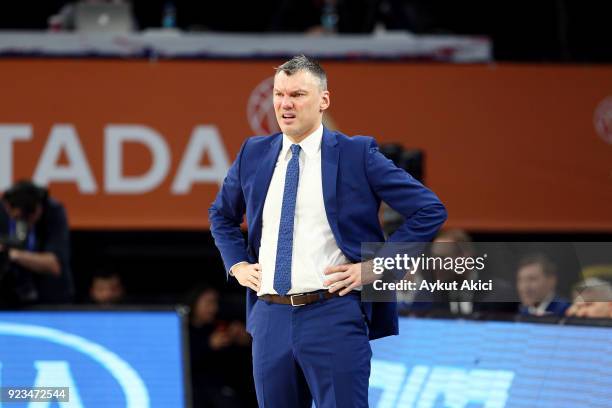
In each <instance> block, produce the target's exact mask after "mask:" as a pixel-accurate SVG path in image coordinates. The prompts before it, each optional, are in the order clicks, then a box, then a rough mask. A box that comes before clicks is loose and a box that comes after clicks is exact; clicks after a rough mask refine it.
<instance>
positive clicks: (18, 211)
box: [0, 180, 48, 306]
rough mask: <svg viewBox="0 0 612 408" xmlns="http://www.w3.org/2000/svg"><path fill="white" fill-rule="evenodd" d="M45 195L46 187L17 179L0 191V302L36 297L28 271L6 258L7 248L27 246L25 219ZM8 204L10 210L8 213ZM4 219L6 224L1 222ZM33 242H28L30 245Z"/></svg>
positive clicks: (3, 303)
mask: <svg viewBox="0 0 612 408" xmlns="http://www.w3.org/2000/svg"><path fill="white" fill-rule="evenodd" d="M47 198H48V191H47V189H45V188H43V187H39V186H36V185H35V184H34V183H32V182H30V181H25V180H24V181H19V182H17V183H15V184H14V185H13V186H12V187H11V188H9V189H8V190H6V191H5V192H4V194H2V203H0V205H1V206H2V208H0V211H3V212H6V215H7V216H8V217H4V216H3V217H2V226H1V227H2V228H1V229H0V231H2V233H1V235H0V297H1V299H0V304H2V305H5V306H10V305H13V304H23V303H30V302H33V301H35V300H36V299H37V297H38V293H37V290H36V287H35V285H34V279H33V276H32V273H31V272H30V271H28V270H26V269H24V268H21V267H18V266H17V265H15V264H13V262H11V260H10V256H9V255H10V250H11V249H30V250H31V249H33V248H28V234H29V230H30V228H33V226H32V227H31V226H30V223H29V220H31V219H32V218H33V217H35V214H36V213H37V212H40V211H41V208H42V206H43V205H44V202H45V201H46V200H47ZM8 208H11V209H12V211H13V212H14V213H12V214H11V213H9V210H8ZM5 223H6V225H4V224H5ZM33 245H34V243H32V246H33Z"/></svg>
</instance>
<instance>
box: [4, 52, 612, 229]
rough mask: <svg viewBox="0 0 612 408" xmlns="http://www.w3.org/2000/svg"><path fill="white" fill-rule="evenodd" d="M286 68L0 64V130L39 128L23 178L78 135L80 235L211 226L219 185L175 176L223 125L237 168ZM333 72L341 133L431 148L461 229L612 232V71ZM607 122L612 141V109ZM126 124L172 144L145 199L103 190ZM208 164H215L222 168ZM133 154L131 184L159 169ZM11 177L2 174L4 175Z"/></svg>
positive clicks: (70, 189) (70, 198)
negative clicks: (109, 151) (602, 131)
mask: <svg viewBox="0 0 612 408" xmlns="http://www.w3.org/2000/svg"><path fill="white" fill-rule="evenodd" d="M275 65H276V62H275V61H264V62H244V61H241V62H217V61H215V62H193V61H188V62H177V61H173V62H157V63H149V62H141V61H78V60H50V61H47V60H32V61H30V60H2V61H0V73H1V75H0V89H1V90H2V92H1V94H0V129H1V128H2V126H7V125H30V126H31V129H32V131H31V135H30V137H29V140H21V141H15V142H14V143H13V144H12V146H13V152H12V158H13V162H14V163H13V175H12V177H11V179H12V180H15V179H18V178H30V177H32V176H33V174H34V171H35V169H36V168H37V166H39V165H40V161H41V154H42V152H43V150H44V149H45V146H46V145H47V144H48V143H49V138H50V134H51V133H52V128H54V126H55V127H56V126H58V125H62V124H70V125H72V126H73V129H74V132H75V134H76V136H77V138H78V140H79V141H80V144H81V145H82V153H83V155H82V156H84V158H85V160H86V164H87V165H88V166H89V168H90V170H91V173H92V177H93V179H94V181H95V185H96V188H95V191H89V192H83V191H79V189H78V186H77V184H76V183H74V182H71V181H69V182H57V181H52V182H51V183H50V188H51V190H52V194H53V195H54V196H56V197H58V198H59V199H60V200H62V201H63V202H64V203H65V204H66V206H67V208H68V210H69V215H70V220H71V225H72V226H73V227H75V228H205V227H207V226H208V219H207V208H208V206H209V204H210V203H211V201H212V200H213V199H214V195H215V194H216V192H217V190H218V185H217V184H216V183H215V182H205V183H201V182H200V183H195V184H193V186H192V188H191V189H190V190H189V191H188V193H186V194H174V193H172V185H173V182H174V181H175V179H176V173H177V167H178V166H179V164H180V163H181V162H182V161H183V160H184V157H185V154H186V151H185V150H186V147H187V144H188V142H189V140H190V138H191V136H192V134H193V133H194V129H195V128H196V127H197V126H201V125H214V126H215V129H216V132H217V134H218V135H219V136H220V140H221V142H222V146H223V147H224V149H225V151H226V152H227V155H228V157H229V160H230V161H231V160H233V159H234V157H235V155H236V153H237V151H238V149H239V147H240V145H241V142H242V141H243V139H244V138H245V137H247V136H250V135H252V134H253V133H254V130H253V129H252V127H251V126H250V125H249V121H248V119H247V105H248V103H249V98H250V97H251V96H252V92H253V91H254V89H255V88H256V86H257V85H258V84H260V83H261V82H262V81H263V80H265V79H266V78H268V77H270V76H271V75H272V73H273V70H272V67H273V66H275ZM324 66H325V68H326V69H327V71H328V76H329V86H330V90H331V95H332V107H331V110H330V120H331V122H332V123H333V124H334V125H335V126H337V127H338V129H339V130H341V131H343V132H344V133H347V134H366V135H372V136H375V137H376V138H377V139H378V140H379V142H386V141H400V142H402V143H403V144H404V145H405V146H407V147H415V148H422V149H424V150H425V151H426V155H427V157H426V163H427V164H426V166H427V167H426V179H427V184H428V185H429V186H430V187H431V188H432V189H433V190H434V191H436V193H437V194H438V195H439V196H440V198H441V199H442V200H443V202H444V203H445V204H446V206H447V208H448V210H449V221H448V224H447V225H448V226H452V227H462V228H469V229H478V230H512V231H529V230H539V231H577V230H582V231H608V232H609V231H612V211H611V209H612V205H611V203H612V144H609V143H607V142H606V141H605V140H604V137H601V136H600V135H598V133H597V132H596V130H595V125H594V115H595V111H596V109H597V107H598V106H599V105H600V104H601V103H602V101H603V100H604V99H606V98H607V97H609V96H610V95H612V67H610V66H598V67H593V66H584V67H577V66H575V67H558V66H528V65H488V66H487V65H479V66H461V65H459V66H458V65H435V64H408V63H371V62H369V63H346V62H328V63H325V64H324ZM264 95H266V93H265V92H264ZM253 101H254V99H251V102H253ZM264 110H265V109H264ZM604 110H605V109H604ZM608 115H609V116H608V119H607V120H608V122H606V123H609V125H610V127H609V128H608V130H609V131H611V132H612V110H611V111H609V112H608ZM604 119H605V114H604ZM602 123H603V122H602ZM117 124H118V125H130V126H131V125H140V126H143V127H147V128H149V129H151V130H152V131H154V132H156V133H157V134H158V135H159V136H160V137H161V138H163V139H164V141H165V143H166V144H167V146H168V153H169V157H170V169H169V170H168V171H167V173H166V174H167V175H166V177H165V178H163V181H161V182H160V183H159V185H156V186H155V187H154V188H151V189H150V190H149V191H147V192H144V193H139V194H131V193H125V192H124V193H117V192H109V191H107V189H106V188H105V167H108V166H112V165H114V163H109V159H108V158H105V157H104V156H105V155H104V143H105V142H104V140H105V139H104V138H105V128H106V127H107V126H109V125H117ZM0 134H1V131H0ZM0 137H1V136H0ZM69 153H70V152H68V153H66V152H64V153H62V154H61V155H59V156H58V157H57V166H61V165H70V164H71V163H70V160H71V159H73V158H74V157H73V156H71V155H70V154H69ZM205 156H206V157H202V163H201V165H202V166H206V165H207V163H209V161H210V157H208V155H205ZM0 157H3V156H2V155H1V154H0ZM123 159H124V165H123V167H124V173H125V174H126V175H127V176H138V175H139V174H144V173H146V172H147V170H148V169H149V168H150V167H151V165H152V156H151V153H150V152H149V151H148V150H147V149H146V148H145V147H144V146H143V145H139V144H138V143H128V144H126V145H125V148H124V157H123ZM6 167H7V166H6V164H5V165H4V166H3V165H2V163H0V172H2V171H5V172H6ZM4 177H5V179H6V177H7V175H6V174H5V175H4ZM1 178H2V174H0V179H1Z"/></svg>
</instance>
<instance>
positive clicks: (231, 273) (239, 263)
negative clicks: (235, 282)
mask: <svg viewBox="0 0 612 408" xmlns="http://www.w3.org/2000/svg"><path fill="white" fill-rule="evenodd" d="M245 263H248V262H247V261H242V262H238V263H235V264H233V265H232V267H231V268H230V270H229V274H230V276H234V272H232V270H233V269H234V268H235V267H236V266H238V265H242V264H245Z"/></svg>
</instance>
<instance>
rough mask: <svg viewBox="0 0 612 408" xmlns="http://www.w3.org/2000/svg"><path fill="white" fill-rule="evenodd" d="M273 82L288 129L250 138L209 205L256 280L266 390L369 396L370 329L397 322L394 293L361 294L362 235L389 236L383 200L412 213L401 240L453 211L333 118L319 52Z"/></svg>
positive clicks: (267, 395) (244, 276)
mask: <svg viewBox="0 0 612 408" xmlns="http://www.w3.org/2000/svg"><path fill="white" fill-rule="evenodd" d="M273 92H274V95H273V102H274V110H275V113H276V118H277V120H278V123H279V125H280V128H281V130H282V133H277V134H274V135H271V136H255V137H251V138H249V139H247V140H246V141H245V142H244V144H243V145H242V147H241V148H240V152H239V153H238V156H237V157H236V160H235V161H234V163H233V165H232V167H231V168H230V170H229V171H228V174H227V177H226V178H225V181H224V183H223V186H222V188H221V191H220V192H219V194H218V195H217V198H216V200H215V201H214V203H213V204H212V206H211V208H210V210H209V216H210V222H211V231H212V234H213V236H214V238H215V242H216V245H217V247H218V248H219V251H220V252H221V256H222V258H223V262H224V264H225V267H226V270H227V271H228V273H229V274H230V275H232V276H234V277H235V278H236V279H237V280H238V282H239V283H240V284H241V285H243V286H245V287H247V329H248V331H249V332H250V333H251V335H252V336H253V350H252V351H253V374H254V378H255V388H256V391H257V400H258V403H259V406H261V407H282V408H286V407H310V406H311V404H312V400H313V399H314V402H315V404H316V406H317V407H322V408H327V407H365V406H367V405H368V379H369V375H370V359H371V356H372V353H371V349H370V344H369V340H371V339H376V338H379V337H384V336H389V335H394V334H398V326H397V311H396V304H395V303H371V302H362V301H361V297H360V290H361V288H362V285H365V284H368V283H371V282H370V281H369V280H364V279H363V278H362V273H361V261H363V259H362V255H361V243H362V242H382V241H384V240H385V237H384V235H383V232H382V229H381V226H380V223H379V218H378V210H379V206H380V203H381V200H383V201H385V202H386V203H387V204H389V205H390V206H391V207H392V208H394V209H395V210H396V211H398V212H399V213H401V214H402V215H403V216H404V217H405V219H406V221H405V223H404V224H403V225H402V226H401V227H400V228H399V229H398V230H397V231H396V232H395V233H394V234H392V235H391V236H390V237H389V238H388V241H390V242H427V241H430V240H431V239H432V238H433V237H434V236H435V234H436V233H437V231H438V229H439V228H440V226H441V225H442V224H443V223H444V221H445V220H446V211H445V209H444V206H443V205H442V204H441V203H440V200H438V198H437V197H436V195H435V194H434V193H433V192H431V191H430V190H429V189H427V188H426V187H424V186H423V185H422V184H421V183H419V182H418V181H416V180H415V179H414V178H412V177H411V176H410V175H409V174H407V173H406V172H405V171H404V170H402V169H399V168H398V167H396V166H395V165H394V164H393V163H392V162H391V161H390V160H387V159H386V158H385V157H384V156H383V155H382V154H381V153H380V152H379V151H378V147H377V145H376V142H375V140H374V139H373V138H371V137H366V136H354V137H347V136H345V135H343V134H342V133H340V132H334V131H330V130H328V129H326V128H325V127H323V125H322V117H323V112H324V111H325V110H326V109H327V108H328V107H329V105H330V94H329V91H328V90H327V77H326V74H325V71H323V69H322V68H321V66H320V65H319V64H318V63H316V62H314V61H312V60H310V59H308V58H306V57H305V56H298V57H294V58H293V59H291V60H290V61H288V62H286V63H284V64H283V65H281V66H280V67H278V68H277V70H276V75H275V77H274V91H273ZM245 214H246V218H247V223H248V231H249V235H248V240H246V242H245V240H244V238H243V235H242V232H241V230H240V224H241V222H242V220H243V217H244V215H245ZM364 276H365V275H364Z"/></svg>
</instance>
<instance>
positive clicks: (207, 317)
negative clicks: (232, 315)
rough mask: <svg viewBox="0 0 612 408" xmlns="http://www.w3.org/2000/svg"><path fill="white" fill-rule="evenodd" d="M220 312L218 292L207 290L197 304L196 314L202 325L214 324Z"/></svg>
mask: <svg viewBox="0 0 612 408" xmlns="http://www.w3.org/2000/svg"><path fill="white" fill-rule="evenodd" d="M218 311H219V295H218V294H217V292H215V291H212V290H207V291H206V292H204V293H202V294H201V295H200V296H199V297H198V300H197V302H196V304H195V310H194V313H195V315H196V319H197V320H198V321H200V322H201V323H212V322H214V320H215V317H216V316H217V312H218Z"/></svg>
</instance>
